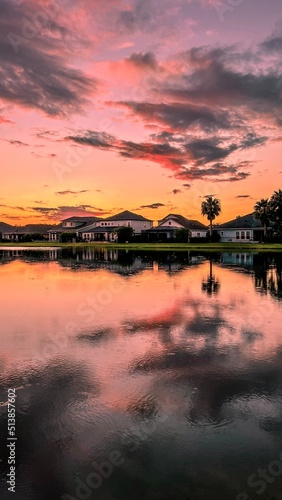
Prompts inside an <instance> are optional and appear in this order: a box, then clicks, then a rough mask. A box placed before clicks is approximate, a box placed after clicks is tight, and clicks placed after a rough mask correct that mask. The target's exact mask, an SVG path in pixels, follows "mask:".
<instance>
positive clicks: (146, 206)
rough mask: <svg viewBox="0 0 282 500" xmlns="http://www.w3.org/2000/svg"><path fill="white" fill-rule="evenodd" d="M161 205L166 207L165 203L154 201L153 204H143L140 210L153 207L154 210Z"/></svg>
mask: <svg viewBox="0 0 282 500" xmlns="http://www.w3.org/2000/svg"><path fill="white" fill-rule="evenodd" d="M160 207H165V205H164V204H163V203H152V204H151V205H141V207H140V208H139V209H138V210H140V209H141V208H152V209H153V210H156V209H158V208H160Z"/></svg>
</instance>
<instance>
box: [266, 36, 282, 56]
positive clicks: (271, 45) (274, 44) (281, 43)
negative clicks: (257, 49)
mask: <svg viewBox="0 0 282 500" xmlns="http://www.w3.org/2000/svg"><path fill="white" fill-rule="evenodd" d="M261 48H262V49H263V50H264V51H265V52H269V53H272V52H277V53H279V52H281V50H282V36H281V35H277V36H275V35H273V36H271V37H269V38H267V39H266V40H265V41H264V42H263V43H262V44H261Z"/></svg>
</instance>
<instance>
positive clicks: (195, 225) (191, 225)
mask: <svg viewBox="0 0 282 500" xmlns="http://www.w3.org/2000/svg"><path fill="white" fill-rule="evenodd" d="M168 219H173V220H175V222H178V224H180V225H181V226H183V227H184V228H185V229H204V230H206V229H207V226H205V225H204V224H202V223H201V222H199V221H197V220H191V219H187V218H186V217H184V216H183V215H179V214H168V215H167V216H166V217H164V218H163V219H162V220H160V221H159V226H160V225H161V224H163V223H164V222H166V221H167V220H168ZM163 227H164V226H163Z"/></svg>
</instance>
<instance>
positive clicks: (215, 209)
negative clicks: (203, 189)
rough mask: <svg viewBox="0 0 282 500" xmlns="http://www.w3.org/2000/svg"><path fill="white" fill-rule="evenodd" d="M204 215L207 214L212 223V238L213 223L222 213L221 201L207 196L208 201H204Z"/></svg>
mask: <svg viewBox="0 0 282 500" xmlns="http://www.w3.org/2000/svg"><path fill="white" fill-rule="evenodd" d="M201 208H202V215H205V216H206V217H207V219H208V220H209V223H210V239H211V238H212V223H213V221H214V219H215V218H216V217H217V216H218V215H219V214H220V212H221V206H220V201H219V200H218V199H217V198H213V197H212V196H207V197H206V201H203V202H202V207H201Z"/></svg>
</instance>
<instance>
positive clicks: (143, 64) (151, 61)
mask: <svg viewBox="0 0 282 500" xmlns="http://www.w3.org/2000/svg"><path fill="white" fill-rule="evenodd" d="M126 61H127V62H129V63H131V64H133V65H134V66H137V67H139V68H144V69H151V70H155V69H157V66H158V65H157V61H156V57H155V54H154V53H153V52H145V53H136V52H133V54H131V56H130V57H128V58H127V59H126Z"/></svg>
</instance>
